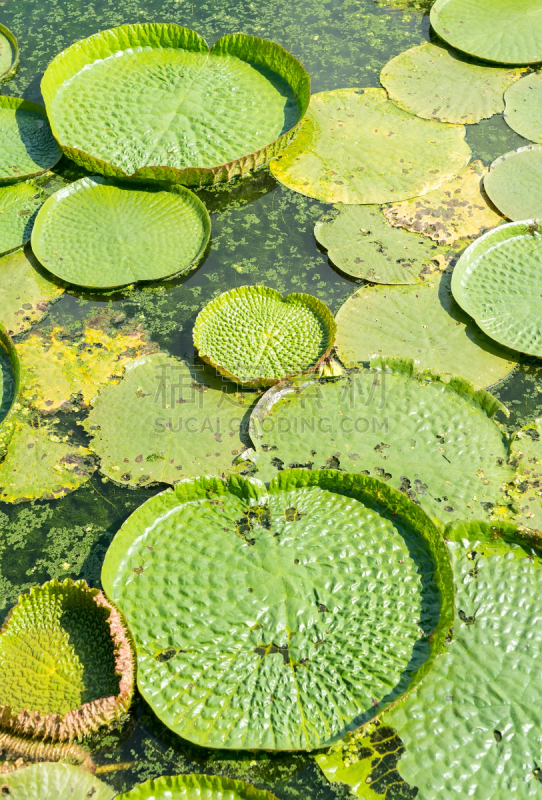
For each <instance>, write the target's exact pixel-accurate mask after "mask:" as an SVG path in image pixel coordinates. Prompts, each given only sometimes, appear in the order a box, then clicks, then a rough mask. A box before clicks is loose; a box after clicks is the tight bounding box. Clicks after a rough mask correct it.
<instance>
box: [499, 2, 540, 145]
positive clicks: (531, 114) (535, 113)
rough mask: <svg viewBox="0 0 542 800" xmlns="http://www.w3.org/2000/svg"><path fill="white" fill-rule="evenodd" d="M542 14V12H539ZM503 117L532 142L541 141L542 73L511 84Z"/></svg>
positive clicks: (513, 128) (505, 97) (534, 73)
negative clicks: (541, 105)
mask: <svg viewBox="0 0 542 800" xmlns="http://www.w3.org/2000/svg"><path fill="white" fill-rule="evenodd" d="M541 16H542V14H541ZM504 99H505V102H506V110H505V112H504V118H505V120H506V122H507V123H508V125H509V126H510V127H511V128H512V130H513V131H515V132H516V133H519V135H520V136H523V137H524V138H525V139H530V140H531V141H532V142H542V112H541V111H540V104H541V102H542V75H541V74H540V72H533V73H532V74H531V75H527V77H526V78H522V79H521V80H520V81H518V82H517V84H516V85H515V86H511V87H510V88H509V89H508V91H507V92H506V94H505V96H504Z"/></svg>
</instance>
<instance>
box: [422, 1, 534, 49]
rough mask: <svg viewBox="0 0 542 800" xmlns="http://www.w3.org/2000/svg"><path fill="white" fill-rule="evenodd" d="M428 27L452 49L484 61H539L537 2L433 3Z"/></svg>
mask: <svg viewBox="0 0 542 800" xmlns="http://www.w3.org/2000/svg"><path fill="white" fill-rule="evenodd" d="M431 25H432V26H433V28H434V29H435V31H436V32H437V33H438V35H439V36H440V37H441V38H442V39H444V41H445V42H448V44H451V45H452V47H456V48H457V49H458V50H463V51H464V52H465V53H469V54H470V55H471V56H476V57H477V58H483V59H484V60H486V61H496V62H498V63H499V64H533V63H535V62H538V61H542V2H540V0H476V2H473V1H472V0H437V2H436V3H435V4H434V5H433V7H432V9H431Z"/></svg>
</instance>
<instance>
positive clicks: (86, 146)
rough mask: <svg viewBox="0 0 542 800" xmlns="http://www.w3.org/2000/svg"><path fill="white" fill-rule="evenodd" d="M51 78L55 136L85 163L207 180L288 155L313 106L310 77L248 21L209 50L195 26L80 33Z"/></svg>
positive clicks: (124, 173)
mask: <svg viewBox="0 0 542 800" xmlns="http://www.w3.org/2000/svg"><path fill="white" fill-rule="evenodd" d="M41 89H42V93H43V97H44V99H45V105H46V107H47V111H48V114H49V117H50V119H51V126H52V129H53V133H54V134H55V137H56V138H57V140H58V141H59V142H60V144H61V145H62V147H63V149H64V152H65V153H66V154H67V155H68V156H69V157H70V158H72V159H73V160H74V161H76V162H77V163H78V164H80V165H81V166H83V167H85V168H87V169H90V170H93V171H97V172H100V173H102V174H104V175H111V176H116V177H138V178H142V179H151V180H152V179H162V180H169V181H173V182H175V183H187V184H190V185H196V184H207V183H217V182H218V181H224V180H230V179H231V178H233V177H234V176H235V175H244V174H246V173H248V172H250V171H251V170H253V169H255V168H256V167H258V166H261V165H262V164H264V163H266V162H267V161H269V159H270V158H272V157H273V156H274V155H276V154H277V153H278V152H279V151H280V150H281V149H282V147H284V145H285V144H287V143H288V142H289V141H290V139H291V138H292V137H293V136H294V135H295V133H296V129H297V124H298V123H299V121H300V119H301V118H302V117H303V115H304V113H305V111H306V109H307V106H308V103H309V96H310V78H309V76H308V74H307V73H306V72H305V70H304V69H303V67H302V66H301V64H300V63H299V61H297V59H295V58H294V57H293V56H291V55H290V54H289V53H288V52H286V50H284V49H283V48H282V47H281V46H280V45H278V44H275V43H274V42H270V41H266V40H264V39H257V38H256V37H254V36H246V35H245V34H240V33H239V34H234V35H231V36H223V37H222V39H219V40H218V42H216V44H215V45H214V47H213V48H212V50H211V51H210V52H209V48H208V47H207V44H206V42H205V40H204V39H203V38H202V37H201V36H199V35H198V34H197V33H195V32H194V31H191V30H189V29H188V28H182V27H180V26H179V25H172V24H165V23H147V24H143V25H122V26H120V27H119V28H113V29H112V30H107V31H102V32H100V33H96V34H94V36H91V37H90V38H88V39H84V40H83V41H80V42H77V43H76V44H74V45H72V46H71V47H69V48H68V49H67V50H64V52H62V53H60V55H58V56H57V57H56V58H55V59H54V61H53V62H52V63H51V64H50V66H49V67H48V68H47V70H46V71H45V75H44V76H43V80H42V86H41ZM74 104H75V105H74ZM75 107H76V108H77V113H76V114H74V108H75ZM111 108H114V109H115V116H114V117H112V116H111V113H110V110H111Z"/></svg>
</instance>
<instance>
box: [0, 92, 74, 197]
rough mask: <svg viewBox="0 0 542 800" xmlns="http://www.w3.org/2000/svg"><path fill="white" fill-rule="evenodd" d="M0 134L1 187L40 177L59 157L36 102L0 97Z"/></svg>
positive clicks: (42, 108) (41, 109)
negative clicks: (0, 141)
mask: <svg viewBox="0 0 542 800" xmlns="http://www.w3.org/2000/svg"><path fill="white" fill-rule="evenodd" d="M0 135H1V138H2V150H1V152H0V184H1V183H6V182H7V181H14V180H21V179H23V178H33V177H35V176H36V175H41V174H42V173H44V172H47V170H49V169H51V167H54V165H55V164H56V163H57V161H59V159H60V157H61V156H62V150H61V149H60V147H59V146H58V144H57V143H56V141H55V139H54V137H53V134H52V133H51V128H50V127H49V122H48V120H47V113H46V111H45V108H44V107H43V106H42V105H40V104H39V103H32V102H31V101H30V100H23V99H22V98H20V97H8V96H6V95H4V96H1V97H0Z"/></svg>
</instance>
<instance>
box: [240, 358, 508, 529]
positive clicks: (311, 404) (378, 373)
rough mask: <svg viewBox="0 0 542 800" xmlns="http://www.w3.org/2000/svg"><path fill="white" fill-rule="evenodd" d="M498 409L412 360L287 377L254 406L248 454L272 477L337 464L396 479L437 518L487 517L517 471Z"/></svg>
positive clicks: (398, 486)
mask: <svg viewBox="0 0 542 800" xmlns="http://www.w3.org/2000/svg"><path fill="white" fill-rule="evenodd" d="M377 363H379V362H378V360H377ZM388 363H390V362H388ZM499 408H501V409H502V406H501V404H500V403H499V402H498V401H497V400H496V399H495V398H494V397H492V396H491V395H490V394H488V393H487V392H485V391H483V390H480V391H478V392H477V393H475V392H474V390H473V389H472V387H471V386H470V384H468V383H467V382H466V381H464V380H462V379H458V378H452V379H451V380H450V382H449V383H443V382H442V381H441V380H439V379H438V378H437V377H436V376H434V375H431V374H429V373H421V374H420V375H417V374H415V373H414V372H413V367H412V362H410V363H409V362H397V363H393V362H391V368H390V369H382V368H380V367H379V369H377V370H374V369H372V370H371V369H369V370H355V371H353V372H352V373H351V374H350V375H349V376H348V377H345V378H342V379H339V380H336V381H334V382H332V383H323V384H322V383H318V382H316V381H305V382H304V383H300V382H295V383H294V382H288V381H285V382H284V383H283V384H278V385H277V386H274V387H273V388H271V389H269V390H268V391H267V392H266V394H265V395H264V396H263V397H262V399H261V400H260V401H259V403H258V405H257V406H256V408H255V409H254V411H253V413H252V417H251V420H250V436H251V438H252V441H253V442H254V444H255V447H256V452H255V453H254V454H251V453H250V451H249V452H248V453H247V454H246V456H247V458H248V457H251V459H252V460H253V461H254V464H255V467H256V469H257V471H256V472H255V475H256V477H258V478H262V479H265V480H268V479H269V477H270V476H272V475H273V474H275V475H276V473H277V470H279V471H280V470H281V469H284V468H286V467H292V466H302V467H305V468H307V469H309V470H315V471H316V470H319V469H321V468H325V467H326V466H327V467H330V466H332V467H336V468H340V469H343V470H346V471H347V472H355V473H358V474H371V475H374V476H376V477H378V478H381V479H383V480H385V481H388V482H389V484H390V485H391V486H393V487H394V488H396V489H400V490H402V491H403V492H404V493H405V494H407V495H408V496H409V497H411V498H412V499H414V500H415V501H416V502H418V503H420V504H421V506H422V508H423V509H424V510H425V511H426V512H427V514H429V516H430V517H431V518H432V519H433V520H434V521H435V522H438V521H440V522H446V523H447V522H449V521H451V520H454V519H464V518H472V517H475V518H483V517H484V516H485V515H486V514H487V513H488V512H490V511H493V510H494V509H495V510H497V511H498V510H500V508H501V505H502V503H504V502H505V496H504V494H503V492H502V490H501V487H502V485H503V483H506V482H508V481H510V480H512V478H513V474H514V472H513V469H512V468H511V467H509V466H507V464H506V459H507V457H508V441H507V439H506V436H505V435H504V434H503V432H502V431H501V429H500V428H499V426H498V425H497V424H496V423H495V422H494V421H493V419H492V416H493V414H494V413H495V411H496V410H497V409H499ZM253 469H254V467H253Z"/></svg>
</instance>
